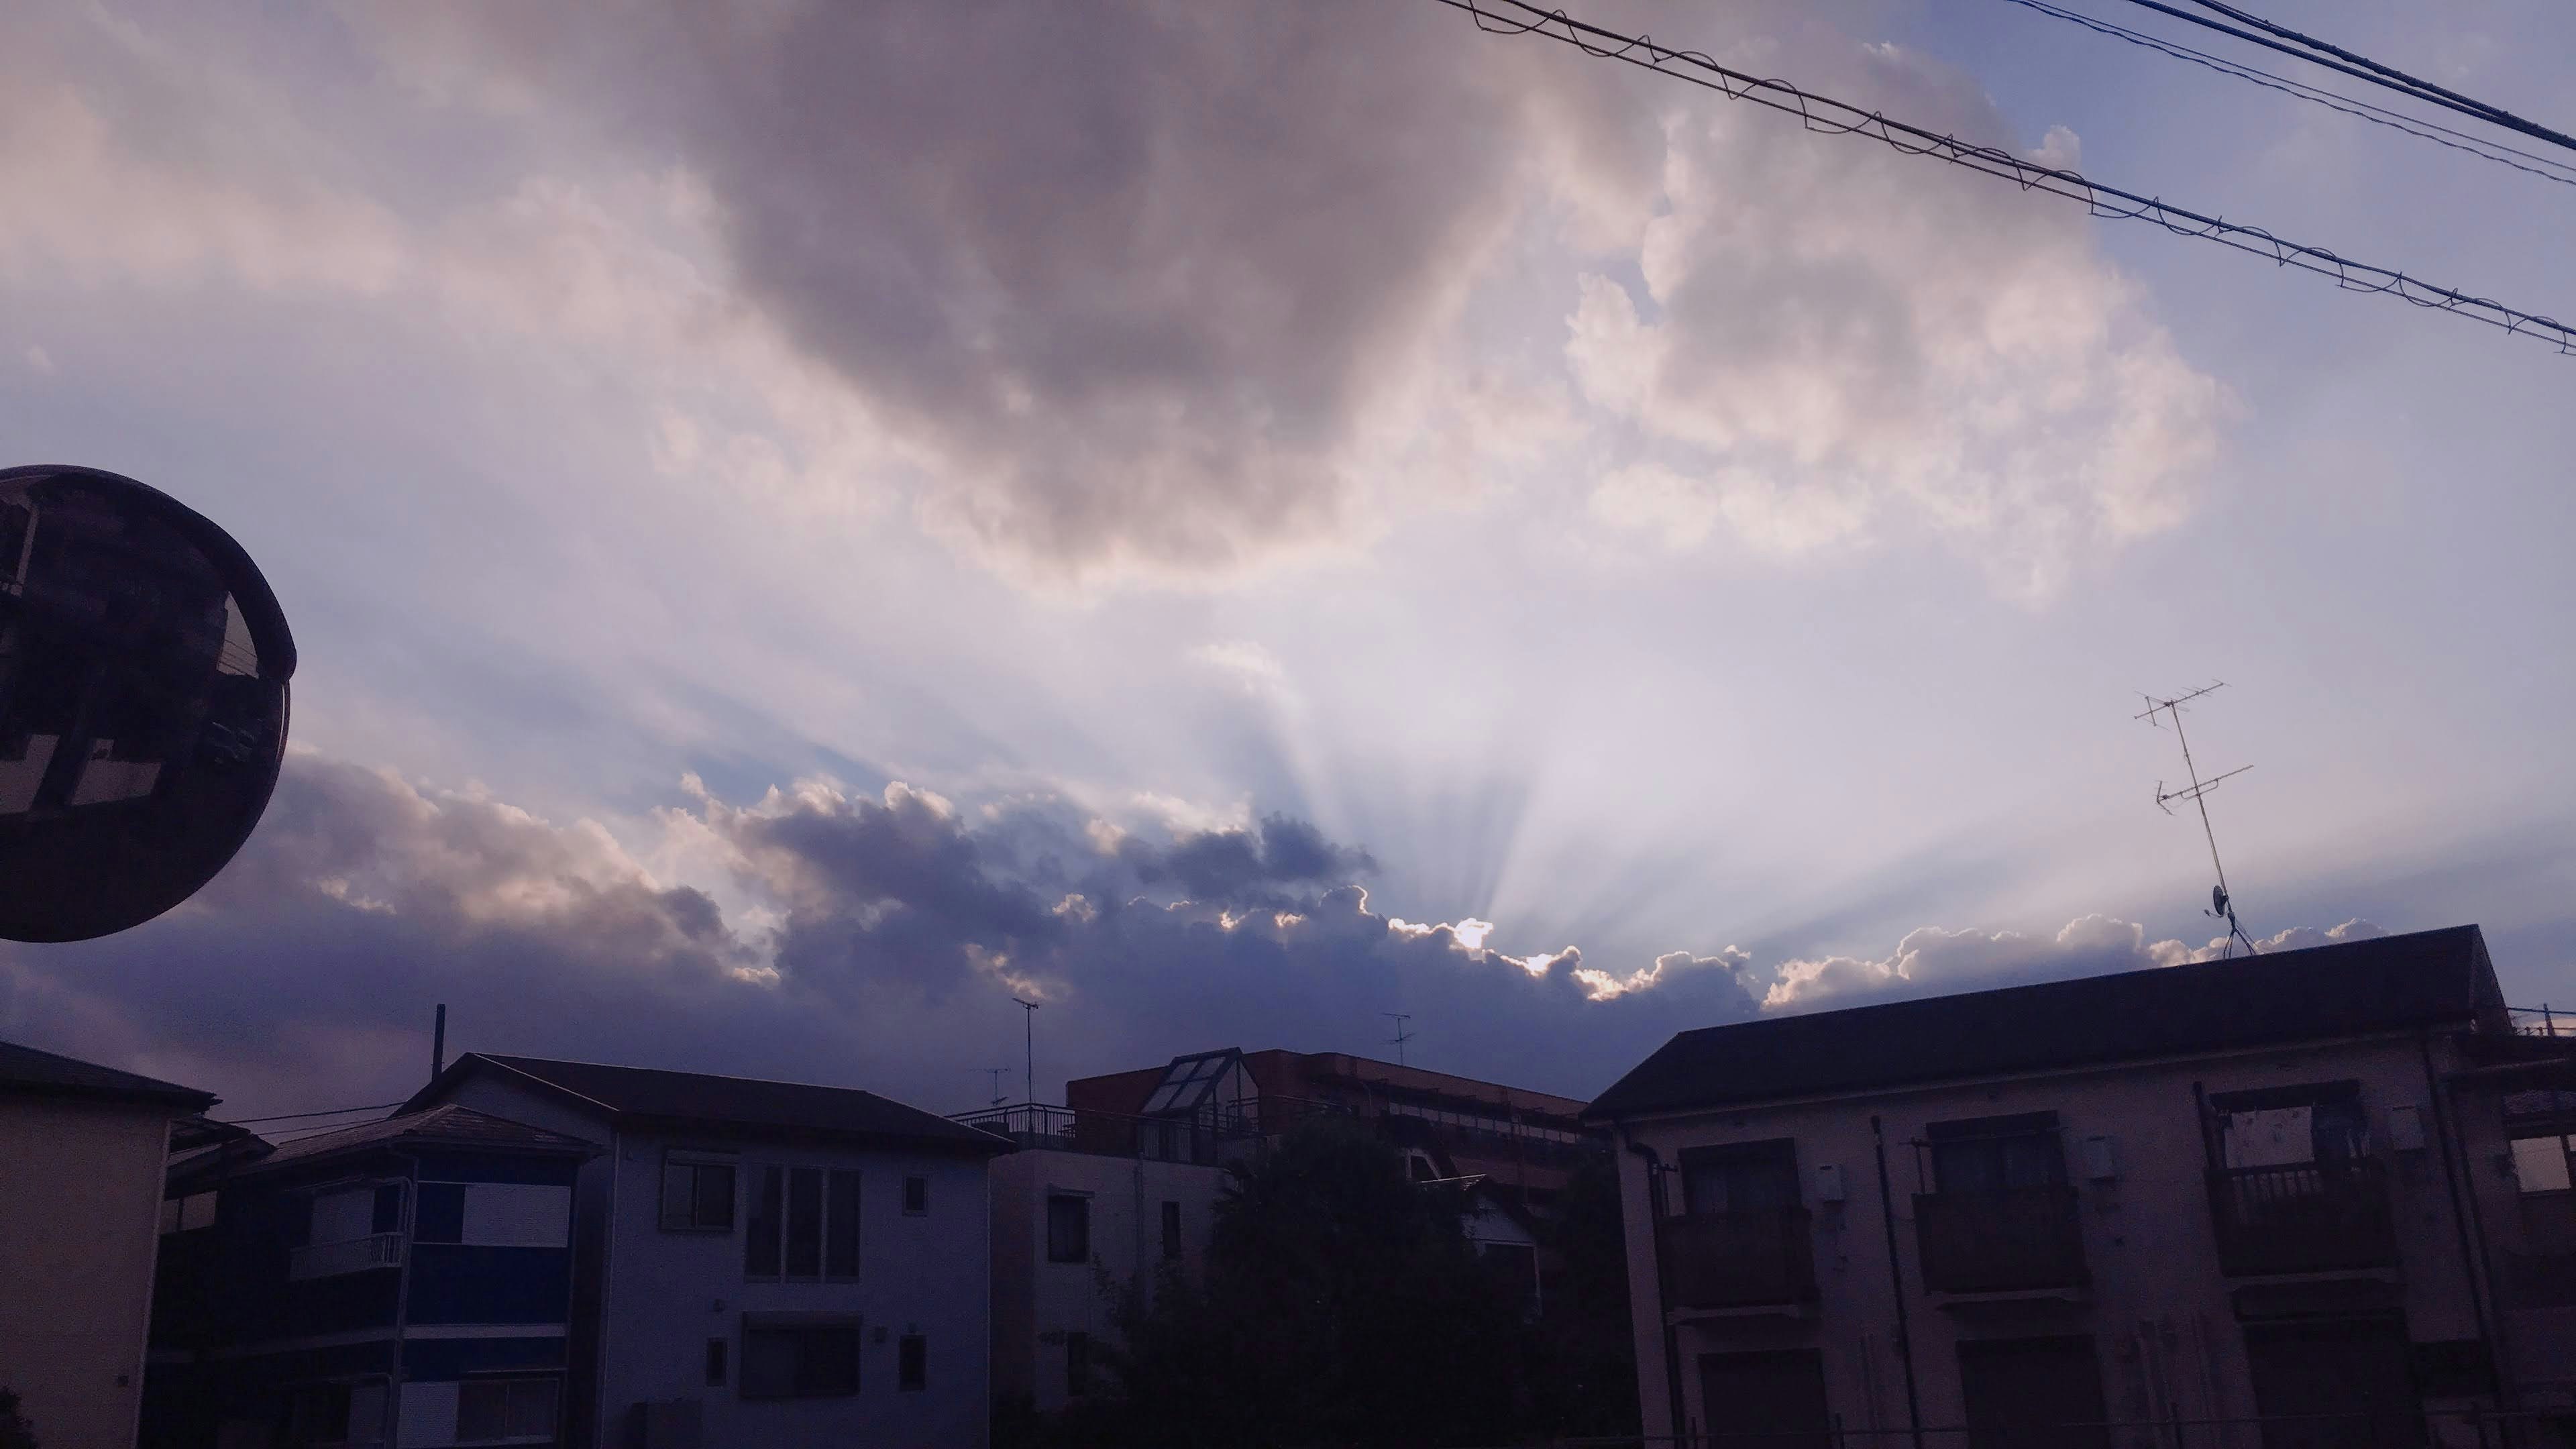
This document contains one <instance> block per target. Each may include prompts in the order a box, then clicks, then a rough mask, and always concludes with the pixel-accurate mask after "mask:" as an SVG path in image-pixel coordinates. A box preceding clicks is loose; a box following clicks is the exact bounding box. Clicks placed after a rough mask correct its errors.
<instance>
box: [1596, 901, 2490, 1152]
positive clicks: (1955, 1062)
mask: <svg viewBox="0 0 2576 1449" xmlns="http://www.w3.org/2000/svg"><path fill="white" fill-rule="evenodd" d="M2503 1012H2504V1002H2503V998H2502V996H2501V994H2500V992H2499V991H2498V988H2497V986H2496V979H2495V967H2494V965H2493V964H2492V963H2491V962H2490V961H2489V960H2488V958H2487V948H2486V939H2485V937H2484V936H2483V935H2481V934H2480V933H2479V931H2478V928H2477V927H2475V926H2453V927H2450V928H2448V929H2445V930H2438V931H2418V932H2416V933H2414V934H2412V935H2404V936H2382V937H2379V938H2377V939H2375V940H2368V941H2348V942H2342V943H2339V944H2336V945H2332V946H2319V947H2314V948H2312V949H2309V950H2304V951H2283V952H2279V953H2276V954H2272V955H2262V956H2251V957H2238V958H2236V959H2234V960H2231V961H2204V962H2199V963H2195V964H2192V965H2187V966H2168V967H2158V968H2154V969H2150V970H2145V971H2124V972H2120V973H2118V974H2116V975H2110V976H2090V977H2083V978H2079V979H2077V980H2072V981H2049V982H2042V983H2040V984H2038V985H2034V986H2012V987H2005V988H2003V989H2001V990H1996V991H1972V992H1966V993H1962V994H1960V995H1956V996H1935V997H1926V998H1921V999H1918V1000H1912V1001H1892V1002H1886V1003H1883V1004H1880V1005H1876V1006H1858V1007H1852V1008H1849V1009H1846V1010H1843V1011H1822V1012H1815V1013H1812V1014H1809V1015H1804V1016H1779V1017H1767V1018H1764V1019H1762V1020H1758V1021H1746V1022H1737V1023H1735V1024H1733V1025H1729V1026H1713V1027H1706V1028H1703V1029H1701V1030H1698V1031H1686V1032H1683V1033H1682V1034H1680V1035H1679V1036H1676V1037H1674V1038H1673V1039H1672V1040H1671V1041H1669V1042H1666V1043H1665V1044H1664V1045H1663V1047H1662V1048H1661V1049H1660V1050H1658V1051H1657V1052H1656V1053H1655V1054H1654V1055H1653V1056H1650V1057H1648V1058H1646V1060H1645V1061H1644V1062H1642V1063H1640V1064H1639V1065H1638V1066H1637V1067H1636V1069H1635V1070H1633V1071H1631V1072H1629V1073H1628V1074H1627V1075H1626V1076H1624V1077H1622V1078H1620V1079H1619V1080H1618V1082H1617V1083H1615V1084H1613V1085H1612V1086H1611V1088H1610V1090H1608V1091H1607V1092H1604V1093H1602V1094H1601V1096H1600V1099H1599V1100H1597V1101H1595V1102H1594V1103H1593V1104H1592V1105H1591V1107H1590V1108H1588V1109H1587V1110H1586V1112H1585V1114H1584V1115H1586V1116H1587V1117H1591V1118H1595V1119H1599V1118H1607V1117H1625V1116H1633V1115H1636V1114H1639V1113H1646V1112H1659V1111H1674V1110H1687V1109H1691V1108H1703V1107H1722V1106H1739V1105H1745V1104H1750V1103H1754V1102H1769V1101H1782V1100H1787V1099H1792V1098H1799V1097H1814V1096H1828V1095H1833V1094H1837V1093H1844V1092H1857V1091H1869V1090H1874V1089H1882V1088H1889V1087H1896V1086H1901V1085H1907V1084H1911V1083H1918V1082H1934V1081H1956V1080H1962V1079H1971V1080H1972V1079H1976V1078H1980V1077H1993V1076H2006V1075H2012V1074H2017V1073H2023V1072H2038V1071H2051V1070H2062V1069H2066V1068H2072V1067H2080V1066H2087V1065H2091V1064H2094V1063H2103V1062H2118V1061H2137V1060H2143V1059H2146V1058H2152V1057H2170V1056H2188V1055H2191V1054H2194V1053H2199V1052H2215V1051H2230V1050H2239V1049H2245V1048H2253V1047H2262V1046H2271V1045H2276V1044H2280V1043H2285V1042H2296V1041H2320V1040H2330V1039H2334V1038H2340V1037H2355V1036H2368V1035H2374V1034H2379V1033H2384V1032H2392V1031H2413V1030H2417V1029H2420V1028H2426V1027H2450V1026H2467V1025H2470V1024H2471V1023H2472V1022H2473V1021H2476V1020H2478V1019H2480V1018H2483V1017H2490V1016H2491V1017H2493V1018H2494V1019H2495V1020H2496V1024H2497V1025H2499V1026H2501V1025H2502V1021H2501V1018H2502V1016H2503Z"/></svg>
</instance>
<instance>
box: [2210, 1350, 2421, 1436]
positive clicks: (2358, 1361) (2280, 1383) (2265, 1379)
mask: <svg viewBox="0 0 2576 1449" xmlns="http://www.w3.org/2000/svg"><path fill="white" fill-rule="evenodd" d="M2245 1357H2246V1362H2247V1363H2248V1365H2249V1366H2250V1367H2251V1368H2252V1369H2253V1371H2254V1411H2255V1412H2256V1413H2258V1414H2260V1415H2262V1416H2263V1449H2400V1446H2404V1449H2413V1446H2415V1445H2420V1444H2422V1443H2423V1442H2424V1417H2423V1406H2422V1404H2421V1402H2420V1401H2419V1400H2418V1398H2417V1396H2416V1393H2415V1380H2414V1374H2413V1372H2412V1367H2413V1366H2412V1364H2411V1362H2410V1361H2409V1355H2408V1353H2407V1349H2406V1325H2405V1324H2404V1323H2403V1322H2402V1321H2400V1320H2398V1319H2396V1318H2355V1319H2312V1320H2308V1321H2304V1322H2296V1323H2249V1324H2247V1325H2246V1326H2245Z"/></svg>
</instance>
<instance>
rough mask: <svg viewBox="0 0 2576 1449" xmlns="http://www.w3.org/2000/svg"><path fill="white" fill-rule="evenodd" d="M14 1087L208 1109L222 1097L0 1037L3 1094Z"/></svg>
mask: <svg viewBox="0 0 2576 1449" xmlns="http://www.w3.org/2000/svg"><path fill="white" fill-rule="evenodd" d="M12 1092H14V1093H26V1094H29V1095H35V1096H46V1097H78V1098H85V1099H87V1100H90V1101H102V1102H157V1103H166V1104H168V1105H169V1106H171V1107H174V1108H178V1109H180V1110H182V1111H187V1112H203V1111H204V1110H206V1109H207V1108H208V1107H211V1106H213V1105H214V1104H215V1103H216V1102H217V1101H218V1100H220V1099H219V1098H217V1097H216V1096H215V1094H214V1093H212V1092H200V1091H198V1090H197V1089H196V1088H194V1087H182V1086H180V1085H179V1084H177V1083H176V1082H164V1081H161V1080H160V1079H158V1078H155V1077H142V1076H137V1075H135V1074H134V1073H132V1072H120V1071H118V1070H117V1069H116V1068H114V1067H102V1066H100V1065H98V1064H97V1063H96V1062H84V1061H81V1060H79V1059H77V1058H74V1057H66V1056H57V1055H55V1054H54V1053H52V1052H40V1051H38V1050H36V1049H35V1048H34V1047H25V1046H16V1045H13V1044H11V1043H9V1042H5V1041H0V1093H12Z"/></svg>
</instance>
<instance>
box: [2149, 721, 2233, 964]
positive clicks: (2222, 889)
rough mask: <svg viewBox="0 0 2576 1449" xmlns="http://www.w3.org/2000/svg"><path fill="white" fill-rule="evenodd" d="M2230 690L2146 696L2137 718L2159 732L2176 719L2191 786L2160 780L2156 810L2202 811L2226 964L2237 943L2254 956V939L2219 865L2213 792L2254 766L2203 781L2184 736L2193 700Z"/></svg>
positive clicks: (2213, 906) (2214, 912) (2213, 907)
mask: <svg viewBox="0 0 2576 1449" xmlns="http://www.w3.org/2000/svg"><path fill="white" fill-rule="evenodd" d="M2226 687H2227V681H2226V680H2224V679H2222V680H2219V681H2218V682H2217V683H2215V684H2207V685H2203V686H2201V687H2200V688H2198V689H2195V690H2193V691H2192V692H2191V693H2189V694H2178V695H2175V696H2173V697H2171V698H2169V699H2158V698H2157V697H2156V696H2154V695H2152V694H2150V695H2145V696H2142V697H2143V698H2144V699H2145V700H2146V702H2147V707H2146V709H2144V710H2143V711H2141V712H2140V713H2139V714H2138V715H2137V716H2135V717H2136V718H2138V719H2142V720H2145V721H2146V722H2147V723H2148V724H2150V725H2155V727H2156V728H2158V729H2162V728H2164V726H2162V725H2160V724H2156V716H2157V715H2160V714H2161V715H2169V716H2171V717H2172V719H2173V727H2174V739H2175V740H2176V741H2177V742H2178V743H2180V744H2181V746H2182V768H2183V774H2184V775H2185V776H2186V777H2188V778H2189V779H2190V781H2191V783H2190V784H2188V785H2185V786H2183V787H2181V788H2180V789H2175V790H2168V789H2166V788H2165V782H2164V781H2162V780H2158V781H2157V782H2156V808H2157V809H2159V810H2162V811H2163V812H2165V813H2166V814H2167V815H2171V814H2172V813H2173V802H2174V801H2176V800H2188V801H2190V802H2191V803H2192V804H2193V805H2194V806H2197V807H2198V808H2199V810H2200V833H2201V835H2202V836H2203V837H2205V838H2206V839H2207V840H2208V841H2209V866H2210V869H2212V870H2214V871H2216V872H2218V885H2217V888H2216V889H2214V890H2212V891H2211V892H2210V893H2209V904H2210V910H2209V914H2210V915H2212V916H2215V917H2217V918H2219V919H2220V920H2223V921H2225V922H2227V945H2226V946H2225V948H2224V949H2222V950H2221V951H2220V952H2219V953H2218V954H2219V959H2220V960H2222V961H2223V960H2226V959H2228V958H2230V957H2232V956H2234V955H2235V954H2236V943H2237V942H2239V941H2242V942H2244V943H2245V954H2246V955H2248V956H2251V955H2253V954H2254V938H2253V937H2251V936H2248V935H2246V934H2245V928H2244V927H2243V926H2241V925H2238V924H2237V922H2236V901H2235V898H2234V897H2232V896H2230V895H2228V893H2227V867H2226V866H2224V865H2221V864H2219V861H2218V832H2217V831H2216V830H2214V829H2212V828H2211V827H2210V823H2209V792H2210V791H2212V790H2215V789H2217V788H2218V786H2219V784H2220V782H2221V781H2225V780H2232V779H2234V778H2236V777H2237V776H2239V775H2242V774H2244V773H2245V772H2246V771H2247V770H2250V769H2253V768H2254V767H2253V766H2252V765H2239V766H2237V767H2236V768H2235V769H2233V770H2230V771H2228V772H2227V773H2226V774H2223V775H2212V776H2211V777H2210V778H2208V779H2206V780H2204V779H2202V778H2200V767H2199V766H2198V765H2195V764H2193V763H2192V758H2191V740H2190V738H2189V737H2188V736H2186V735H2185V734H2184V733H2183V729H2182V707H2183V706H2184V705H2186V704H2189V703H2191V702H2192V701H2193V700H2195V699H2198V698H2200V697H2201V696H2202V695H2204V694H2213V693H2216V692H2217V691H2219V690H2222V689H2225V688H2226Z"/></svg>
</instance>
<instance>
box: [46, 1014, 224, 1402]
mask: <svg viewBox="0 0 2576 1449" xmlns="http://www.w3.org/2000/svg"><path fill="white" fill-rule="evenodd" d="M214 1101H215V1097H214V1094H213V1093H211V1092H200V1091H197V1090H195V1089H194V1088H191V1087H182V1086H177V1085H174V1084H172V1083H169V1082H163V1081H156V1080H154V1079H152V1078H150V1077H141V1076H136V1075H135V1074H134V1073H132V1072H123V1071H118V1070H116V1069H115V1068H113V1067H103V1066H99V1065H97V1064H95V1063H92V1062H84V1061H78V1060H75V1059H74V1058H71V1057H64V1056H56V1055H55V1054H53V1053H52V1052H44V1051H38V1050H36V1049H35V1048H33V1047H23V1046H14V1045H11V1044H9V1043H7V1042H0V1203H4V1204H5V1206H0V1389H7V1390H11V1391H13V1392H15V1393H16V1394H17V1395H18V1396H19V1401H20V1402H19V1412H20V1414H21V1415H23V1416H24V1418H25V1419H26V1421H27V1423H28V1424H30V1425H31V1426H32V1427H33V1429H34V1432H35V1434H36V1436H37V1442H39V1443H41V1444H44V1445H47V1446H49V1449H123V1446H125V1445H127V1444H131V1443H132V1442H134V1426H135V1421H136V1413H137V1409H138V1407H139V1406H140V1404H141V1402H142V1392H143V1355H144V1330H145V1323H146V1320H147V1318H148V1316H149V1314H150V1312H151V1304H152V1271H153V1269H152V1265H153V1258H154V1253H155V1246H156V1241H157V1240H156V1237H155V1234H154V1222H155V1217H156V1214H157V1213H158V1211H159V1208H160V1203H161V1174H162V1170H163V1168H164V1166H165V1165H166V1162H167V1159H168V1156H169V1144H170V1130H171V1126H172V1124H173V1123H174V1122H176V1121H178V1120H180V1119H182V1118H185V1117H187V1116H188V1115H189V1114H191V1113H197V1112H203V1111H204V1110H205V1109H206V1108H207V1107H209V1106H211V1105H213V1103H214Z"/></svg>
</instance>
